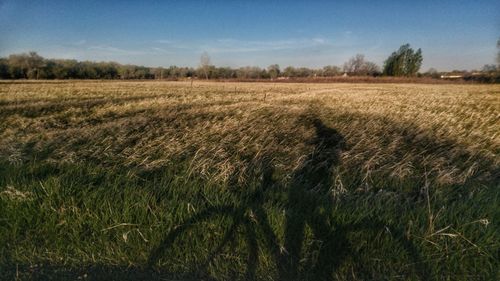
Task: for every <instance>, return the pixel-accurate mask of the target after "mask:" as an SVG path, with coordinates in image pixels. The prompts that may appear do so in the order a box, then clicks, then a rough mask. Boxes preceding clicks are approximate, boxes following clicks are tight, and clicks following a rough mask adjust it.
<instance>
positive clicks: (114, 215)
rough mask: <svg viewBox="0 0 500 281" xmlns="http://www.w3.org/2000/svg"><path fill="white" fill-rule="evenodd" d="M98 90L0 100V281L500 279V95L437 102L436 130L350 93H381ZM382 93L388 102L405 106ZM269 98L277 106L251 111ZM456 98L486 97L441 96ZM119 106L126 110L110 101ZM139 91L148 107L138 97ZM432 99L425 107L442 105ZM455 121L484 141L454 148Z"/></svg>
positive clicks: (376, 98) (375, 99) (471, 139)
mask: <svg viewBox="0 0 500 281" xmlns="http://www.w3.org/2000/svg"><path fill="white" fill-rule="evenodd" d="M124 84H125V83H124ZM102 85H103V87H104V89H97V88H95V87H96V85H94V84H92V83H88V84H87V83H79V84H78V83H77V84H76V85H73V84H68V86H61V85H55V86H54V85H52V86H50V85H46V86H45V87H47V89H46V91H45V93H46V94H47V93H48V94H52V93H62V92H64V91H63V90H65V89H66V90H68V91H69V92H70V94H69V96H66V95H68V94H64V95H63V97H65V99H63V100H62V101H60V102H57V99H54V100H51V99H50V98H49V97H46V96H43V94H40V95H38V96H37V95H34V96H33V97H28V98H27V99H25V100H16V101H13V100H10V99H9V98H11V97H12V96H16V93H18V92H16V90H18V91H19V93H18V94H17V95H22V94H23V93H27V92H29V91H27V88H23V87H28V86H23V85H22V84H13V85H10V87H11V88H10V89H9V91H7V94H5V95H4V103H0V118H1V120H2V121H3V124H0V130H1V131H0V135H1V136H3V137H4V139H3V141H0V155H1V156H2V157H3V158H1V159H0V279H1V280H4V279H5V280H16V279H19V280H76V279H78V278H80V279H82V278H86V279H87V280H149V279H152V280H165V279H167V280H172V279H173V280H179V279H180V280H192V279H195V280H199V279H203V280H235V279H247V280H497V279H498V278H499V277H500V272H499V268H500V256H499V255H500V225H499V219H500V208H499V206H500V189H499V188H500V184H499V183H500V181H499V175H500V174H499V168H498V154H497V153H498V143H497V138H496V137H495V135H493V136H491V135H490V134H489V133H490V132H492V131H493V132H494V131H495V130H496V128H498V126H497V124H496V123H494V122H490V121H488V120H491V119H488V118H490V115H488V114H491V113H492V114H495V110H493V109H494V108H495V107H496V105H498V102H497V99H498V94H495V93H493V94H491V93H490V94H489V95H486V97H489V98H490V101H491V100H492V101H493V103H491V102H485V103H483V104H481V103H477V102H476V103H470V104H469V103H467V104H462V105H461V107H462V109H461V110H460V108H458V109H457V111H456V112H458V113H450V112H453V111H454V110H455V109H456V108H455V106H457V105H456V103H455V104H453V105H451V104H447V103H439V102H436V103H435V104H432V105H431V106H432V108H435V109H436V111H435V114H437V116H441V119H440V118H436V119H431V118H429V116H432V114H434V113H432V111H431V110H429V109H426V110H422V111H421V112H420V111H418V112H419V114H424V116H421V115H418V114H415V112H413V113H414V114H415V116H418V117H416V118H415V120H407V119H405V118H403V117H402V116H404V111H403V113H401V112H400V111H398V110H399V109H398V107H396V108H395V109H394V108H392V107H387V104H386V103H385V102H384V99H385V98H386V96H385V95H384V94H383V93H382V94H380V93H378V94H376V95H373V96H371V97H368V98H367V96H366V95H359V96H358V92H360V93H363V91H373V90H374V89H373V88H375V87H380V86H368V85H367V86H354V85H350V86H340V87H345V88H344V89H342V88H341V89H340V90H342V91H350V90H352V89H353V88H355V87H360V89H354V92H353V93H352V94H349V93H347V97H346V98H347V99H349V100H351V104H349V105H345V107H344V106H343V105H341V104H340V105H339V104H338V103H337V102H335V100H333V101H331V100H328V99H332V98H333V99H335V98H338V97H337V96H334V95H332V96H330V94H329V95H327V94H326V93H323V92H319V93H318V94H313V93H311V96H312V97H309V96H307V97H303V98H302V97H301V96H300V94H298V93H297V92H296V91H302V90H307V91H310V89H300V87H306V86H300V85H293V86H288V85H287V86H283V87H285V88H278V89H275V88H270V87H271V86H269V85H263V86H261V85H250V86H245V85H240V84H238V85H239V87H242V89H241V94H237V93H234V94H233V96H232V97H228V98H227V99H221V100H218V98H219V94H220V93H221V92H222V91H223V89H225V88H217V87H225V86H224V84H208V85H202V86H200V88H195V89H192V90H189V88H188V87H187V86H185V85H182V84H181V85H178V84H172V85H170V84H167V85H164V84H150V85H146V86H145V87H146V90H147V91H148V92H147V93H146V94H145V93H142V92H141V90H139V92H138V93H133V92H132V91H131V89H132V86H133V87H134V88H136V89H139V87H138V85H136V84H131V85H130V87H131V88H128V87H129V85H128V84H125V85H122V84H120V83H116V84H114V83H107V84H106V83H103V84H102ZM140 85H144V84H140ZM221 85H222V86H221ZM75 86H78V87H75ZM65 87H67V88H65ZM70 87H74V88H70ZM79 87H80V88H79ZM87 87H88V88H87ZM113 87H116V89H115V88H113ZM272 87H275V86H272ZM307 87H316V86H310V85H309V86H307ZM317 87H320V89H319V90H318V91H323V90H324V89H323V88H321V87H327V86H323V85H322V86H317ZM363 87H367V89H363ZM382 87H387V88H381V89H383V90H390V91H393V92H394V95H395V96H394V101H396V102H397V101H400V100H401V99H406V98H411V95H409V96H406V95H405V94H401V92H400V91H401V89H394V88H391V87H393V86H382ZM412 87H415V89H416V90H418V91H422V90H424V91H431V90H432V91H447V90H448V89H447V88H445V87H451V86H440V87H442V88H438V89H435V88H429V86H412ZM419 87H424V88H423V89H421V88H419ZM433 87H437V86H433ZM490 87H491V86H490ZM68 88H69V89H68ZM81 88H83V90H81ZM228 88H229V91H230V92H232V91H233V89H231V88H232V86H231V87H228ZM28 89H31V88H28ZM186 89H187V91H194V94H195V95H197V96H196V97H193V93H191V92H186V93H179V92H182V91H186ZM269 89H274V91H277V92H281V95H280V96H279V97H277V98H276V100H271V101H269V100H268V101H266V102H265V103H267V104H264V105H261V104H259V103H261V102H262V101H260V98H261V95H260V94H258V93H259V91H268V90H269ZM376 89H377V90H379V88H376ZM463 89H466V90H467V91H472V92H474V91H480V90H481V89H483V88H474V87H472V86H471V87H470V88H467V87H464V88H457V89H451V90H449V91H452V92H453V94H454V95H455V94H456V95H458V96H459V97H460V95H461V94H459V91H462V90H463ZM484 89H486V91H489V89H493V90H492V91H495V90H496V88H484ZM32 90H33V91H35V92H36V91H40V92H43V91H42V90H34V89H32ZM313 90H315V89H313ZM336 90H338V89H336ZM142 91H145V90H142ZM155 91H159V92H160V94H158V93H156V92H155ZM289 91H291V92H289ZM408 91H412V90H411V89H408ZM121 92H124V93H130V95H131V97H128V98H127V100H126V101H123V100H120V101H119V100H118V99H117V98H116V94H117V93H121ZM71 93H73V94H71ZM75 93H87V94H88V93H95V94H98V95H99V96H103V95H105V94H106V95H109V97H104V98H102V100H101V101H100V102H99V103H97V102H94V103H90V104H89V103H86V102H81V103H77V104H74V103H73V100H71V99H68V98H69V97H72V98H75V99H83V98H84V97H82V96H78V94H75ZM253 93H257V94H255V96H254V95H253ZM341 94H342V95H343V94H345V93H341ZM89 95H92V94H89ZM148 95H152V96H153V97H152V99H153V101H154V102H153V103H152V104H146V105H145V108H144V109H141V108H140V107H141V106H143V105H142V104H140V101H141V100H140V99H132V97H135V96H144V97H148ZM162 95H163V96H162ZM297 95H298V96H297ZM318 95H320V96H319V97H318ZM433 95H436V96H427V95H426V94H423V95H422V101H421V103H420V105H421V106H425V105H426V104H427V105H428V104H429V101H434V100H439V99H441V98H442V97H440V96H439V95H437V94H433ZM469 95H470V94H469ZM165 96H167V98H166V100H165V101H162V100H160V101H155V100H154V99H157V98H158V97H165ZM1 97H2V95H0V98H1ZM37 97H38V98H39V99H40V100H36V98H37ZM449 97H450V98H452V99H455V98H456V97H455V96H453V95H450V96H449ZM86 98H89V100H98V99H97V98H92V97H86ZM221 98H222V96H221ZM284 98H285V99H288V100H286V101H284V102H283V103H282V99H284ZM365 98H366V99H367V100H366V102H367V103H368V104H371V105H372V107H370V108H369V109H367V107H364V106H361V104H360V103H359V102H361V100H362V102H363V103H364V102H365V100H364V99H365ZM176 99H188V100H187V101H184V103H183V104H178V105H176V104H175V100H176ZM189 99H192V100H189ZM268 99H269V98H268ZM360 99H361V100H360ZM30 100H31V101H30ZM483 100H484V97H483ZM21 101H23V102H24V103H23V102H21ZM40 101H46V104H39V102H40ZM314 101H317V102H314ZM423 101H426V102H423ZM461 101H463V102H467V101H466V100H465V99H461ZM64 102H69V103H71V105H66V107H64V106H62V105H61V104H60V103H64ZM122 102H123V103H122ZM138 102H139V104H138ZM155 102H156V103H158V104H162V103H167V104H169V106H168V107H160V108H155V106H156V103H155ZM172 102H174V105H172V104H171V103H172ZM252 102H253V103H255V104H252ZM129 103H131V104H129ZM198 103H200V106H199V107H198V105H197V104H198ZM207 103H214V104H215V106H216V107H215V108H214V109H213V110H212V109H209V110H208V111H206V110H207V108H209V107H210V106H209V105H207ZM52 104H53V105H54V106H52ZM377 104H379V105H377ZM129 105H130V107H128V106H129ZM382 105H383V106H382ZM358 106H359V108H361V109H363V108H364V109H363V111H364V112H359V111H357V110H356V108H357V107H358ZM377 106H380V108H382V107H387V108H386V109H385V110H386V113H387V114H386V115H385V116H379V115H377V114H374V111H376V110H378V109H377ZM407 106H411V105H410V104H408V105H407ZM491 106H492V107H493V108H491ZM2 107H3V109H6V111H1V109H2ZM440 107H444V108H440ZM473 107H475V108H476V109H475V110H477V111H474V109H473ZM297 108H298V109H297ZM350 108H352V109H350ZM391 108H392V109H391ZM399 108H401V107H399ZM464 108H465V109H469V110H471V111H472V112H477V114H478V115H476V116H475V117H471V118H475V119H476V120H481V124H479V125H477V126H476V127H479V128H480V129H479V130H482V131H483V132H484V133H485V135H484V136H480V135H474V134H472V133H470V132H471V129H469V131H467V130H464V131H463V132H466V133H467V132H468V133H467V136H468V138H461V137H458V136H461V135H460V134H462V131H460V128H462V127H461V126H466V125H467V124H469V123H467V122H468V121H467V120H468V119H467V118H465V117H464V118H462V119H461V120H458V121H457V119H453V118H449V119H446V120H445V117H444V116H445V113H446V114H450V116H455V117H456V116H461V115H460V114H464V115H463V116H468V114H469V113H468V111H467V110H464ZM128 110H133V113H131V112H129V111H128ZM141 110H144V111H141ZM409 110H410V111H411V110H413V109H411V108H410V109H409ZM419 110H420V109H419ZM28 113H32V114H28ZM425 114H428V115H425ZM478 116H479V117H480V118H483V119H478V118H479V117H478ZM141 118H142V119H141ZM144 118H145V119H144ZM234 120H238V121H237V122H233V121H234ZM424 120H425V121H426V122H428V123H429V126H428V127H420V126H421V125H422V126H424V125H423V124H424V123H425V122H424ZM449 120H451V121H449ZM446 122H448V123H446ZM454 122H458V123H454ZM454 124H455V125H454ZM456 124H460V126H457V125H456ZM448 127H449V128H452V129H453V130H451V131H453V132H452V133H446V134H443V130H445V129H447V128H448ZM89 132H90V133H89ZM473 132H474V131H473ZM110 138H111V139H110ZM478 140H481V141H478ZM162 144H164V146H162ZM471 167H472V168H471Z"/></svg>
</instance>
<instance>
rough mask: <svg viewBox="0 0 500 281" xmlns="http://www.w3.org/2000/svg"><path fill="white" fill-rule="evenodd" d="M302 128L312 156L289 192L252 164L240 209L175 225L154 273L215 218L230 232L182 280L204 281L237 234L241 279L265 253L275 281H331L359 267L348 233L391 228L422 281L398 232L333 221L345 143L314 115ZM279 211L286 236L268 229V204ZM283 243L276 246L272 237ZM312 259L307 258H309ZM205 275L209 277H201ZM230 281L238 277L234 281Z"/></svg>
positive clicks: (267, 165) (230, 207) (229, 207)
mask: <svg viewBox="0 0 500 281" xmlns="http://www.w3.org/2000/svg"><path fill="white" fill-rule="evenodd" d="M300 120H301V122H304V123H305V124H306V125H307V126H311V127H312V128H314V131H315V134H314V137H313V138H312V139H311V140H309V143H308V144H310V145H311V147H312V148H311V150H310V153H309V154H308V155H307V156H306V158H305V159H304V160H303V161H302V164H301V165H300V167H299V168H298V169H297V170H296V171H295V172H294V173H293V175H292V176H291V181H290V183H289V184H288V185H286V186H283V184H282V183H281V182H278V181H276V180H275V179H273V174H274V172H275V171H274V168H273V165H272V164H271V161H270V160H269V158H268V157H262V158H261V159H260V161H259V162H258V163H257V164H256V165H255V166H256V167H255V169H254V170H255V175H254V176H257V177H258V178H259V181H260V184H259V185H258V186H257V187H256V188H254V189H252V188H250V189H249V190H247V189H242V188H241V187H240V188H238V189H237V190H238V191H239V192H242V190H245V191H244V194H243V195H241V198H242V199H241V201H240V203H239V204H226V205H218V206H212V207H209V208H207V209H205V210H203V211H201V212H199V213H197V214H195V215H194V216H192V217H190V218H189V219H188V220H186V221H185V222H184V223H183V224H182V225H181V226H179V227H177V228H175V229H173V230H172V231H170V232H169V233H168V234H167V235H166V236H165V238H164V239H163V240H162V241H161V242H160V243H159V245H158V246H157V247H156V248H155V249H154V250H153V251H152V252H151V254H150V256H149V261H148V264H149V266H154V265H155V264H156V263H157V262H158V261H159V259H160V258H161V257H162V255H164V254H165V252H166V251H168V249H169V248H170V247H171V246H172V245H174V244H175V242H176V239H177V238H179V237H180V236H181V235H182V234H183V233H184V232H186V231H188V230H189V229H191V228H194V227H195V226H196V224H197V223H199V222H202V221H204V220H207V219H210V218H212V219H213V218H216V217H224V216H229V217H230V218H231V221H232V224H231V225H230V226H229V227H228V230H227V232H226V233H225V234H224V236H223V238H222V240H221V242H220V243H219V245H217V246H214V250H212V251H211V252H210V253H209V254H208V256H207V258H206V259H205V260H204V261H202V262H199V263H197V264H196V265H194V266H193V270H192V272H190V273H187V276H190V277H192V276H197V277H204V278H207V277H208V278H210V276H209V274H207V273H206V270H205V269H206V267H207V266H208V264H210V262H211V261H212V260H213V259H214V258H215V257H216V256H217V255H219V254H220V253H222V251H223V249H224V248H225V247H228V246H229V245H230V244H231V243H232V242H234V239H235V237H236V236H237V234H236V233H237V232H238V229H241V230H242V232H243V233H244V240H245V245H246V249H247V253H246V254H247V257H246V272H245V275H244V279H246V280H254V279H256V277H257V268H258V266H259V251H261V250H262V249H266V250H267V251H269V253H271V256H272V257H273V260H274V263H275V266H276V269H277V275H278V276H277V277H278V278H277V279H278V280H329V279H332V275H333V274H334V273H335V272H336V270H338V269H339V268H340V267H341V266H342V264H343V262H344V261H345V260H346V259H348V258H349V259H352V260H354V261H355V263H357V264H359V265H360V266H359V270H360V271H363V267H362V265H361V263H362V262H361V261H357V257H356V253H355V251H354V249H353V247H352V245H351V244H350V242H349V239H348V234H349V233H350V232H355V231H363V232H367V233H370V232H375V233H377V232H380V231H385V230H386V229H387V230H389V229H390V233H391V235H392V237H393V239H394V241H395V242H396V244H397V245H398V246H399V247H401V248H402V249H404V250H405V251H406V252H407V253H408V255H409V257H410V258H411V259H412V260H413V261H415V264H417V265H416V267H417V268H416V271H417V275H418V276H419V277H420V278H421V279H424V280H426V279H428V271H427V269H426V268H421V266H420V265H419V264H420V263H419V262H420V261H421V259H420V256H419V254H418V252H417V251H416V249H415V247H414V246H413V245H412V243H411V242H410V241H409V240H408V239H407V238H406V237H405V236H404V234H403V233H404V232H403V230H400V229H398V228H397V227H394V226H391V225H388V224H387V223H385V222H382V221H380V220H377V219H376V218H367V219H361V220H359V221H357V222H352V223H347V224H346V223H340V222H337V221H336V219H335V218H334V216H332V214H333V213H334V207H335V201H334V198H333V196H332V191H331V187H332V176H331V172H332V170H333V169H334V168H335V167H336V166H338V165H339V164H340V153H341V151H342V150H343V149H344V148H345V140H344V137H343V136H342V135H341V134H340V133H339V132H337V131H336V130H335V129H333V128H330V127H328V126H326V125H325V124H324V123H323V122H322V121H321V120H320V119H319V118H318V117H316V116H315V115H314V114H305V115H303V116H302V117H301V118H300ZM270 199H271V200H275V202H273V203H274V204H278V205H281V206H283V209H284V213H285V218H284V220H285V221H284V233H283V235H278V234H277V233H275V231H274V230H273V227H272V225H271V223H270V221H269V217H268V215H267V211H266V206H265V204H266V203H269V200H270ZM308 229H310V232H311V234H312V236H313V239H314V241H315V243H314V245H313V246H312V247H314V248H315V249H304V241H305V240H306V238H307V237H306V232H307V230H308ZM280 236H281V237H282V241H280V239H279V238H278V237H280ZM313 250H314V251H315V252H317V253H318V254H317V256H315V257H312V256H311V255H310V254H309V253H306V252H311V251H313ZM207 275H208V276H207ZM233 279H236V278H233Z"/></svg>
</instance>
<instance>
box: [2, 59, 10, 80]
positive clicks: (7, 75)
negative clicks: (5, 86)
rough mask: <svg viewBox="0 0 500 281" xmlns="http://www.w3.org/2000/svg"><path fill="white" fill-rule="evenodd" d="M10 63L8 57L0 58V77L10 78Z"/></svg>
mask: <svg viewBox="0 0 500 281" xmlns="http://www.w3.org/2000/svg"><path fill="white" fill-rule="evenodd" d="M9 78H10V73H9V63H8V61H7V60H6V59H4V58H0V79H9Z"/></svg>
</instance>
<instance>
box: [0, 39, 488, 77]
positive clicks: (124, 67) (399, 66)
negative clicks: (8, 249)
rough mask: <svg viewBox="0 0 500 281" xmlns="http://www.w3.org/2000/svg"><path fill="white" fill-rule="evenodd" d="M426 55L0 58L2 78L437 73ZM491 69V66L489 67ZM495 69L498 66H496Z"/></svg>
mask: <svg viewBox="0 0 500 281" xmlns="http://www.w3.org/2000/svg"><path fill="white" fill-rule="evenodd" d="M422 61H423V56H422V51H421V50H420V49H418V50H416V51H415V50H413V49H412V48H411V47H410V45H409V44H405V45H402V46H401V47H400V48H399V49H398V50H397V51H395V52H393V53H392V54H391V55H390V56H389V57H388V58H387V60H386V61H385V62H384V65H383V67H382V68H380V67H379V66H378V65H377V64H375V63H374V62H371V61H368V60H366V59H365V56H364V55H362V54H358V55H356V56H354V57H352V58H350V59H349V60H348V61H347V62H345V63H344V64H343V65H342V66H335V65H328V66H325V67H322V68H317V69H313V68H307V67H293V66H288V67H285V68H283V69H281V68H280V66H279V65H277V64H273V65H270V66H269V67H267V68H261V67H255V66H246V67H240V68H231V67H216V66H214V65H213V64H211V62H210V57H209V56H208V54H206V53H204V54H203V55H202V56H201V58H200V65H199V67H197V68H194V67H178V66H170V67H145V66H137V65H128V64H120V63H116V62H92V61H77V60H72V59H46V58H43V57H41V56H40V55H38V54H37V53H36V52H29V53H22V54H12V55H10V56H8V57H5V58H0V79H179V78H190V77H191V78H194V77H197V78H200V79H278V78H280V77H282V78H307V77H334V76H341V75H344V76H407V77H412V76H417V75H420V76H422V75H424V76H429V77H434V76H436V73H437V72H436V71H429V72H427V73H425V74H420V73H419V72H418V71H419V70H420V67H421V65H422ZM489 70H491V66H489ZM495 70H496V69H495Z"/></svg>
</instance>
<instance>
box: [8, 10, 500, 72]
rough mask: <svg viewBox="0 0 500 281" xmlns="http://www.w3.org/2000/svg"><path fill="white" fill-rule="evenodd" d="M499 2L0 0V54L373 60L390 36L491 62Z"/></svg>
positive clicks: (445, 57) (446, 60) (435, 63)
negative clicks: (353, 58) (354, 57)
mask: <svg viewBox="0 0 500 281" xmlns="http://www.w3.org/2000/svg"><path fill="white" fill-rule="evenodd" d="M499 38H500V1H498V0H496V1H486V0H477V1H470V0H469V1H461V0H455V1H446V0H441V1H426V0H421V1H404V0H400V1H383V0H379V1H356V0H354V1H312V0H311V1H293V0H289V1H272V0H268V1H260V0H255V1H249V0H247V1H236V0H234V1H221V0H219V1H218V0H212V1H201V0H200V1H189V0H184V1H146V0H143V1H138V0H137V1H126V0H124V1H112V0H108V1H105V0H101V1H85V0H80V1H69V0H68V1H57V0H52V1H44V0H39V1H35V0H33V1H26V0H0V56H8V55H9V54H12V53H21V52H27V51H36V52H38V53H39V54H40V55H42V56H44V57H47V58H68V59H77V60H91V61H116V62H120V63H129V64H138V65H145V66H170V65H178V66H193V67H194V66H197V65H198V64H199V60H200V55H201V54H202V53H203V52H207V53H208V54H209V56H210V57H211V62H212V63H213V64H214V65H216V66H231V67H238V66H247V65H250V66H260V67H266V66H268V65H270V64H279V65H280V66H281V67H282V68H283V67H285V66H288V65H292V66H297V67H299V66H305V67H322V66H325V65H342V64H343V63H344V62H345V61H347V60H348V59H349V58H350V57H352V56H354V55H356V54H358V53H361V54H364V55H365V58H366V59H367V60H369V61H373V62H375V63H377V64H379V65H382V64H383V62H384V60H385V59H386V58H387V57H388V56H389V55H390V54H391V53H392V52H393V51H395V50H397V49H398V48H399V46H400V45H402V44H405V43H409V44H410V45H411V46H412V47H413V48H415V49H416V48H421V49H422V52H423V56H424V61H423V66H422V70H423V71H425V70H427V69H429V68H431V67H433V68H436V69H437V70H440V71H446V70H453V69H468V70H471V69H481V68H482V66H483V65H485V64H494V63H495V61H496V60H495V58H496V54H497V48H496V42H497V40H498V39H499Z"/></svg>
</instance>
